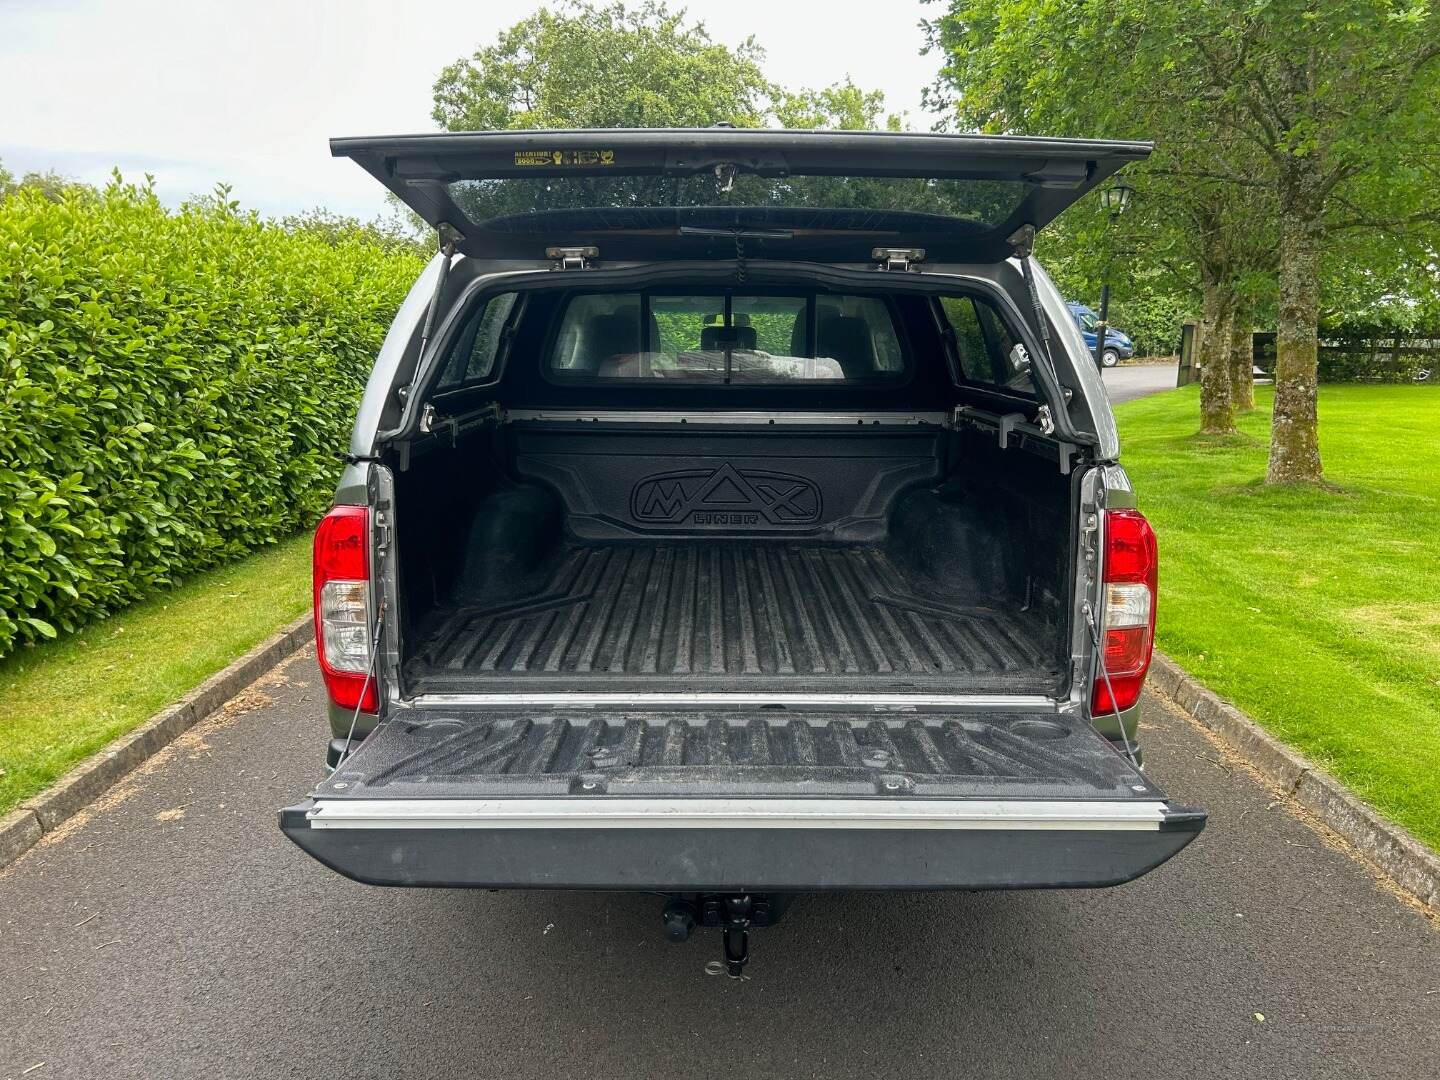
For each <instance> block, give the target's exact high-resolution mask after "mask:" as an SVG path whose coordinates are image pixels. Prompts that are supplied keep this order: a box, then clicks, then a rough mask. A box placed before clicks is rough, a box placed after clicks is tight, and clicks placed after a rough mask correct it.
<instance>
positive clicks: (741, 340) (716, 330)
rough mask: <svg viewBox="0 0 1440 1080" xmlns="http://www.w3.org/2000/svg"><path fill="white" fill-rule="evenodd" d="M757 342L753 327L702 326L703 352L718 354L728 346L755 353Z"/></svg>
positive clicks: (701, 342)
mask: <svg viewBox="0 0 1440 1080" xmlns="http://www.w3.org/2000/svg"><path fill="white" fill-rule="evenodd" d="M757 340H758V339H757V338H756V336H755V327H753V326H702V327H701V328H700V351H701V352H718V351H720V350H721V349H723V348H725V346H727V345H728V346H730V348H732V349H743V350H745V351H746V352H754V351H755V343H756V341H757Z"/></svg>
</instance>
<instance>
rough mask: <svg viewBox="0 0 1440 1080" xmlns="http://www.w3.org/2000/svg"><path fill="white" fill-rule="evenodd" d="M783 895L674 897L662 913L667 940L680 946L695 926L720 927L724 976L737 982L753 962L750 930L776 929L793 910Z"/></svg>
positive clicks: (747, 894)
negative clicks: (750, 960) (784, 916)
mask: <svg viewBox="0 0 1440 1080" xmlns="http://www.w3.org/2000/svg"><path fill="white" fill-rule="evenodd" d="M790 900H791V897H789V896H787V895H785V894H783V893H705V894H702V895H698V896H685V897H682V896H677V897H672V898H671V899H669V900H668V901H666V903H665V908H664V910H663V911H662V912H661V913H660V919H661V922H662V923H663V924H664V926H665V936H666V937H667V938H668V939H669V940H671V941H673V942H675V943H676V944H677V945H678V944H679V943H680V942H682V941H689V940H690V935H691V934H692V933H693V932H694V930H695V927H696V926H711V927H718V928H719V929H720V931H721V934H722V935H723V939H724V946H725V973H726V974H727V975H729V976H730V977H731V978H732V979H738V978H740V976H741V975H742V974H744V971H745V964H746V963H747V962H748V961H749V959H750V930H751V928H753V927H758V926H774V925H775V924H776V923H777V922H779V921H780V917H781V916H782V915H783V914H785V909H786V908H787V907H789V906H790Z"/></svg>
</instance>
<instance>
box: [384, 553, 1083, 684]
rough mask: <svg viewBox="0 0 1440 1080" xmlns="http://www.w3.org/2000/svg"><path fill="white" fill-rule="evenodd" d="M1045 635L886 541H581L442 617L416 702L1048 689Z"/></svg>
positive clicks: (419, 665)
mask: <svg viewBox="0 0 1440 1080" xmlns="http://www.w3.org/2000/svg"><path fill="white" fill-rule="evenodd" d="M1044 633H1045V631H1044V628H1043V626H1042V625H1041V621H1040V620H1039V619H1038V618H1037V617H1036V616H1034V615H1033V614H1031V613H1028V612H1027V611H1025V610H1023V609H1022V608H1019V607H1016V608H1013V609H1010V610H1000V609H999V608H996V607H990V606H985V605H983V604H979V603H974V604H967V603H965V602H963V599H961V598H954V599H952V598H949V597H942V596H937V595H936V590H935V587H934V585H933V584H927V583H926V582H925V581H923V580H917V575H914V574H911V573H907V571H906V570H905V569H904V568H903V567H902V566H901V565H900V564H899V562H898V561H897V560H894V559H891V558H890V557H889V556H888V555H887V554H886V553H885V552H884V551H883V550H882V549H880V548H878V547H862V546H837V545H834V544H828V543H820V542H815V543H803V542H771V543H753V542H750V543H738V542H725V541H715V542H708V543H702V542H688V541H687V542H655V543H647V544H635V543H628V544H627V543H596V542H589V543H586V542H570V543H568V544H567V545H566V547H565V549H564V551H563V552H562V553H561V554H560V555H559V557H557V558H556V559H555V560H554V561H553V562H551V563H550V564H549V565H548V566H547V568H546V569H545V571H544V572H543V573H541V574H539V575H537V576H535V577H534V578H533V579H532V581H530V582H528V583H527V585H526V587H525V588H524V591H523V592H521V593H520V594H519V595H511V596H509V597H507V598H506V599H505V600H504V601H503V602H496V603H488V604H486V603H478V604H465V605H456V606H451V607H448V608H445V607H442V608H441V609H440V610H439V611H437V612H435V613H433V614H432V615H431V617H430V618H429V620H427V624H426V626H425V628H423V630H422V631H421V638H420V642H421V643H420V645H419V646H418V648H417V650H416V652H415V654H414V655H413V656H412V659H411V661H410V662H409V664H408V666H407V670H406V675H407V684H408V685H409V686H410V688H411V689H412V690H414V691H415V692H418V693H444V692H454V691H460V690H464V689H474V688H475V684H476V681H477V680H481V681H484V682H486V683H487V687H486V688H487V689H499V687H498V686H493V685H489V684H491V683H497V682H508V683H511V684H515V683H523V684H524V685H525V686H527V687H529V688H532V689H533V688H536V687H538V686H540V685H544V684H545V683H547V681H548V682H552V683H553V684H554V685H557V686H559V685H563V686H564V688H565V689H567V690H568V689H579V688H582V687H583V686H585V685H587V684H588V685H592V686H593V685H595V684H596V683H603V682H607V681H610V682H614V681H621V682H624V683H627V684H630V685H633V684H635V683H636V682H640V683H645V684H650V683H655V682H664V681H667V680H680V681H682V682H683V683H684V684H685V685H687V686H696V687H703V686H705V685H707V684H712V683H713V684H716V685H722V684H723V685H724V686H727V687H733V686H734V683H735V680H736V679H737V678H739V679H746V678H754V677H762V678H765V680H766V681H767V682H768V683H771V684H774V683H777V682H778V683H785V684H787V685H788V684H792V683H793V684H805V685H811V684H818V683H821V682H823V683H825V684H826V685H827V686H833V685H834V684H835V683H836V682H837V681H839V682H844V681H845V680H846V679H847V678H849V679H851V680H854V681H855V683H856V685H860V684H861V682H862V680H863V686H864V687H865V688H866V689H870V690H873V689H875V688H876V678H875V677H876V676H879V677H881V678H882V679H884V680H886V681H887V682H891V683H892V685H893V684H894V683H901V684H905V685H925V686H928V687H930V688H932V689H933V688H936V686H937V684H940V683H943V682H944V681H946V680H947V679H955V678H956V677H963V681H964V684H965V687H966V689H967V690H971V691H974V690H981V691H983V690H993V691H997V692H999V691H1003V692H1007V693H1049V692H1053V691H1054V690H1055V689H1056V688H1057V683H1058V680H1059V678H1060V671H1059V670H1058V669H1057V668H1056V666H1055V664H1054V662H1053V661H1052V660H1050V659H1048V658H1047V656H1046V654H1045V652H1044V651H1042V648H1041V647H1040V646H1039V645H1038V644H1037V642H1040V641H1042V640H1044V638H1043V634H1044ZM892 681H893V682H892Z"/></svg>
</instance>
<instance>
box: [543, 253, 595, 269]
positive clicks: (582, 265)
mask: <svg viewBox="0 0 1440 1080" xmlns="http://www.w3.org/2000/svg"><path fill="white" fill-rule="evenodd" d="M545 257H546V258H547V259H550V260H552V262H553V265H552V266H551V267H550V269H551V270H589V269H591V268H592V267H594V265H595V264H596V263H597V262H599V261H600V249H599V248H598V247H550V248H546V249H545Z"/></svg>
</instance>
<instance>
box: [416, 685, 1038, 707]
mask: <svg viewBox="0 0 1440 1080" xmlns="http://www.w3.org/2000/svg"><path fill="white" fill-rule="evenodd" d="M406 704H408V705H411V706H413V707H415V708H422V709H423V708H427V707H428V708H453V707H456V706H461V705H467V706H468V705H483V706H491V707H517V706H527V707H528V706H534V707H539V708H555V709H562V708H563V709H587V708H599V707H609V708H618V709H665V708H690V707H695V708H703V707H707V706H715V707H727V706H729V707H735V708H760V707H762V706H765V705H783V706H786V707H787V708H789V707H796V708H856V709H883V710H895V709H902V710H903V709H946V708H964V709H1002V710H1017V711H1027V712H1028V711H1035V710H1040V711H1046V712H1055V711H1056V708H1057V705H1056V702H1055V699H1054V698H1049V697H1045V696H1044V695H1043V694H991V695H985V694H863V693H853V694H842V693H830V694H817V693H806V692H804V691H780V692H770V693H765V692H760V691H757V692H750V693H735V692H730V691H714V692H677V693H665V692H663V691H662V692H635V691H583V690H575V691H555V692H550V693H547V692H544V691H522V692H519V693H513V694H506V693H495V694H417V695H416V696H415V697H413V698H411V699H410V700H409V701H408V702H407V703H406Z"/></svg>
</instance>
